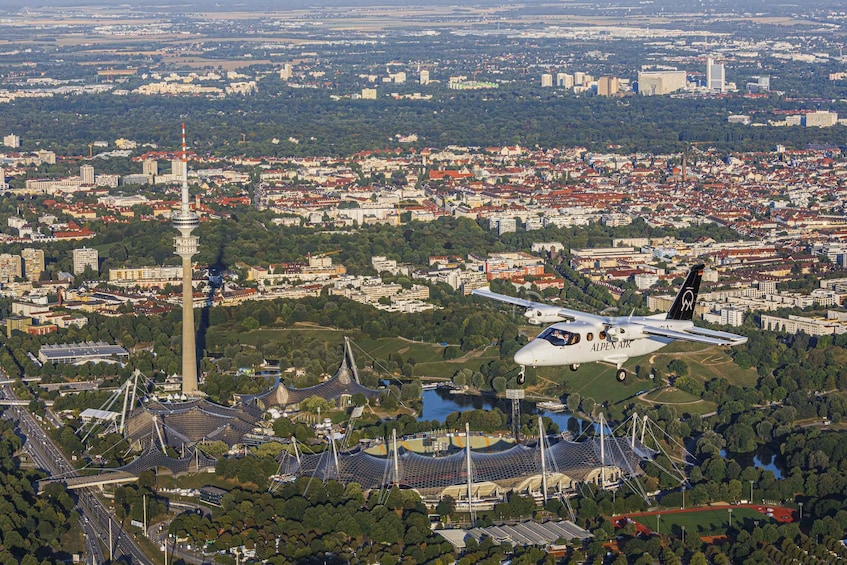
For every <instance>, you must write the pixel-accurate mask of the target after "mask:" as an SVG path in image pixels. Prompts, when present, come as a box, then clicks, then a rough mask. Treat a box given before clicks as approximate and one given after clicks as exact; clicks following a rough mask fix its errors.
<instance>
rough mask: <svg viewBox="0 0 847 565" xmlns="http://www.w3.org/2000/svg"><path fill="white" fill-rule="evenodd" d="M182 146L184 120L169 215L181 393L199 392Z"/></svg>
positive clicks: (193, 219) (193, 247) (193, 241)
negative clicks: (177, 277) (173, 233)
mask: <svg viewBox="0 0 847 565" xmlns="http://www.w3.org/2000/svg"><path fill="white" fill-rule="evenodd" d="M186 155H187V153H186V149H185V124H182V199H181V203H180V209H179V211H176V212H174V213H173V215H172V216H171V219H172V220H173V226H174V228H176V229H177V231H179V235H178V236H177V237H175V238H174V249H175V251H176V254H177V255H179V256H180V257H181V258H182V393H183V394H185V395H195V396H196V395H198V394H199V391H198V390H197V353H196V349H197V347H196V345H195V341H194V340H195V336H194V287H193V286H192V284H191V258H192V257H193V256H194V255H196V254H197V246H198V245H199V243H200V238H199V237H197V236H196V235H191V232H192V231H194V230H195V229H196V228H197V226H199V225H200V220H199V218H198V217H197V214H195V213H194V212H192V211H191V209H190V208H189V200H188V158H187V156H186Z"/></svg>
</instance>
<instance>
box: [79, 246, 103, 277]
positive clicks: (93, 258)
mask: <svg viewBox="0 0 847 565" xmlns="http://www.w3.org/2000/svg"><path fill="white" fill-rule="evenodd" d="M73 257H74V274H75V275H81V274H82V273H84V272H85V268H86V267H91V269H92V270H93V271H94V272H95V273H96V272H97V271H98V270H99V268H100V254H99V253H98V252H97V250H96V249H89V248H88V247H83V248H82V249H74V251H73Z"/></svg>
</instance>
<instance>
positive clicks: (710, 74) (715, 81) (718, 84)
mask: <svg viewBox="0 0 847 565" xmlns="http://www.w3.org/2000/svg"><path fill="white" fill-rule="evenodd" d="M706 88H708V89H709V90H710V91H712V92H726V73H725V69H724V66H723V63H716V62H715V60H714V59H712V58H711V57H709V58H708V59H706Z"/></svg>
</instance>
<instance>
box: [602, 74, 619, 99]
mask: <svg viewBox="0 0 847 565" xmlns="http://www.w3.org/2000/svg"><path fill="white" fill-rule="evenodd" d="M617 93H618V79H617V77H610V76H602V77H600V78H598V79H597V95H598V96H614V95H615V94H617Z"/></svg>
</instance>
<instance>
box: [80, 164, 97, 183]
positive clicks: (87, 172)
mask: <svg viewBox="0 0 847 565" xmlns="http://www.w3.org/2000/svg"><path fill="white" fill-rule="evenodd" d="M79 181H80V182H81V183H82V184H89V185H93V184H94V166H93V165H82V166H80V168H79Z"/></svg>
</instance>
